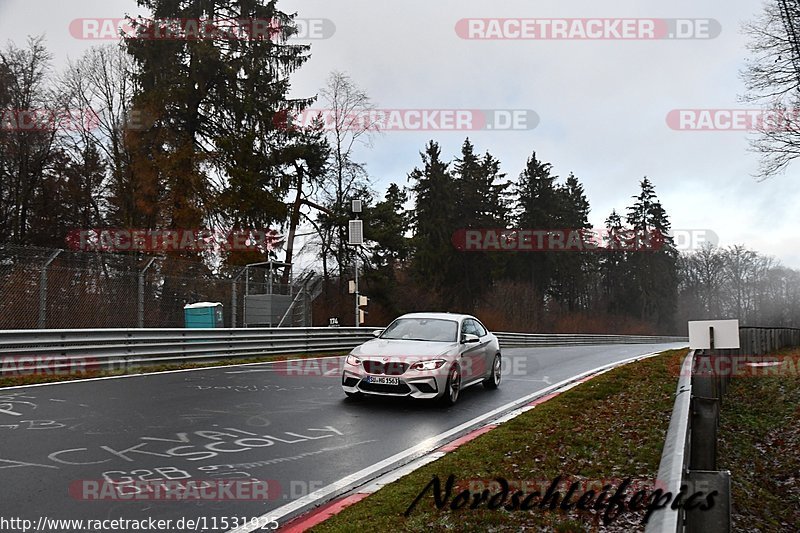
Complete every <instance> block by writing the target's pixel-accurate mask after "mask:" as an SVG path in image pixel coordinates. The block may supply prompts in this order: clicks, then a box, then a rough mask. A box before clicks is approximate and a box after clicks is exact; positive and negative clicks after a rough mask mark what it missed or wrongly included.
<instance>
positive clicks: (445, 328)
mask: <svg viewBox="0 0 800 533" xmlns="http://www.w3.org/2000/svg"><path fill="white" fill-rule="evenodd" d="M457 333H458V322H455V321H453V320H443V319H437V318H400V319H398V320H395V321H394V322H392V323H391V324H390V325H389V327H388V328H386V330H385V331H384V332H383V334H382V335H381V338H382V339H392V340H408V341H435V342H455V341H456V338H457Z"/></svg>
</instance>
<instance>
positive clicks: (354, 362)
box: [345, 354, 361, 366]
mask: <svg viewBox="0 0 800 533" xmlns="http://www.w3.org/2000/svg"><path fill="white" fill-rule="evenodd" d="M345 362H346V363H347V364H348V365H350V366H359V365H360V364H361V359H359V358H358V357H356V356H355V355H352V354H351V355H348V356H347V359H345Z"/></svg>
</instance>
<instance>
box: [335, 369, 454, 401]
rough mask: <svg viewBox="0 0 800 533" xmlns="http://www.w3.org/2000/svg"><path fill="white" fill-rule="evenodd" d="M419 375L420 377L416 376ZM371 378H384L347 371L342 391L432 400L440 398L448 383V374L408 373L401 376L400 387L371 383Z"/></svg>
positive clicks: (343, 374) (345, 371) (343, 375)
mask: <svg viewBox="0 0 800 533" xmlns="http://www.w3.org/2000/svg"><path fill="white" fill-rule="evenodd" d="M415 374H418V375H415ZM370 377H384V376H379V375H372V374H367V373H366V372H364V371H363V370H362V371H359V370H358V369H352V370H351V369H347V368H346V369H345V370H344V372H343V373H342V389H344V391H345V392H349V393H359V392H360V393H363V394H374V395H378V396H399V397H402V396H408V397H411V398H418V399H432V398H436V397H438V396H440V395H441V394H442V391H444V390H445V384H446V383H447V373H446V372H436V373H434V372H424V373H423V372H419V373H417V372H414V371H408V372H406V373H404V374H402V375H400V376H386V377H396V378H398V379H399V384H398V385H383V384H376V383H370V382H369V379H370Z"/></svg>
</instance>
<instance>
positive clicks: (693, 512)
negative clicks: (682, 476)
mask: <svg viewBox="0 0 800 533" xmlns="http://www.w3.org/2000/svg"><path fill="white" fill-rule="evenodd" d="M686 482H687V483H686V484H687V489H688V493H689V494H694V493H696V492H702V493H703V494H709V493H710V492H712V491H716V492H717V494H716V495H715V496H714V506H713V507H711V508H710V509H701V508H700V507H699V506H697V507H695V508H694V509H686V510H684V512H685V513H686V514H685V516H686V529H685V532H686V533H708V532H709V531H730V530H731V497H730V494H731V473H730V472H729V471H727V470H721V471H714V472H708V471H698V470H693V471H691V472H689V474H688V479H687V480H686Z"/></svg>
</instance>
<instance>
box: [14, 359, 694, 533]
mask: <svg viewBox="0 0 800 533" xmlns="http://www.w3.org/2000/svg"><path fill="white" fill-rule="evenodd" d="M679 346H681V345H680V344H671V345H663V344H662V345H615V346H581V347H556V348H518V349H506V350H504V351H503V356H504V373H503V381H502V383H501V386H500V388H499V389H498V390H496V391H490V390H486V389H484V388H483V387H482V386H480V385H476V386H474V387H470V388H468V389H466V390H464V391H463V392H462V395H461V398H460V399H459V401H458V403H457V404H456V406H455V407H452V408H444V407H440V406H438V405H434V404H430V403H425V402H414V401H411V400H402V399H400V400H397V399H383V398H381V399H365V400H361V401H354V400H349V399H346V398H345V396H344V394H343V392H342V390H341V386H340V375H341V364H342V359H341V358H334V359H326V360H322V359H314V360H307V361H305V362H302V363H287V364H282V365H274V364H259V365H247V366H237V367H224V368H214V369H206V370H193V371H184V372H173V373H166V374H156V375H148V376H136V377H129V378H121V379H104V380H94V381H87V382H73V383H62V384H52V385H45V386H35V387H25V388H15V389H0V479H1V480H2V488H0V491H2V497H0V516H3V517H6V518H8V517H19V518H23V519H28V520H32V521H33V523H34V524H37V523H38V521H39V519H40V517H47V518H48V519H99V520H102V519H116V518H127V519H146V518H154V519H171V520H173V524H174V523H175V521H177V520H179V519H181V518H188V519H194V520H198V519H200V520H204V521H203V522H202V523H200V524H196V526H197V529H198V530H216V531H226V530H229V529H232V527H230V526H233V525H236V524H235V521H234V518H233V517H238V520H239V522H240V523H241V520H243V519H245V518H248V519H249V518H253V517H258V516H262V515H265V514H269V513H270V511H273V510H276V509H278V508H281V507H283V506H286V505H287V504H289V503H290V502H292V501H295V500H297V499H299V498H301V497H304V496H306V495H307V494H308V493H309V492H313V491H315V490H317V489H320V488H323V487H326V486H329V485H330V484H331V483H334V482H336V481H339V480H341V479H342V478H345V477H347V476H351V475H352V474H354V473H356V472H360V471H362V470H366V469H369V467H371V466H372V465H375V464H376V463H379V462H381V461H383V460H385V459H387V458H389V457H391V456H394V455H395V454H400V453H401V452H403V451H405V450H408V449H410V448H413V447H414V446H417V445H418V444H420V443H421V442H423V441H426V440H427V439H433V441H435V440H438V439H439V437H438V436H440V435H441V434H442V433H444V432H446V431H448V430H450V429H452V428H456V427H457V426H460V425H464V424H465V423H468V422H469V421H471V420H473V419H475V418H476V417H479V416H480V415H482V414H485V413H487V412H490V411H492V410H495V409H497V408H499V407H502V406H504V405H507V404H510V403H512V402H514V401H515V400H518V399H520V398H522V397H524V396H527V395H530V394H531V393H535V392H536V391H539V390H542V389H544V388H546V387H548V386H549V385H550V384H554V383H557V382H559V381H562V380H565V379H567V378H570V377H572V376H575V375H577V374H580V373H582V372H585V371H587V370H591V369H594V368H596V367H599V366H602V365H604V364H607V363H610V362H614V361H618V360H622V359H627V358H630V357H633V356H636V355H641V354H646V353H650V352H654V351H661V350H665V349H669V348H675V347H679ZM498 416H499V415H498ZM484 422H485V421H484ZM467 425H469V424H467ZM465 427H466V426H465ZM456 436H458V435H449V436H448V437H447V438H446V439H445V440H452V439H453V438H455V437H456ZM373 477H374V476H373ZM159 479H162V480H183V481H182V483H185V482H186V481H187V480H195V481H198V482H199V480H208V481H211V482H213V483H215V484H216V485H215V487H216V488H217V490H218V489H219V487H221V486H223V485H224V483H223V484H220V483H219V482H220V480H238V481H237V482H236V484H233V485H231V484H229V485H228V486H233V487H234V490H237V491H239V492H237V493H235V494H234V493H233V492H231V493H228V492H225V491H224V490H223V491H222V494H221V496H222V497H223V498H224V500H223V501H209V500H208V499H201V500H193V501H175V500H174V499H173V500H164V499H163V498H164V496H163V494H162V495H160V496H158V497H159V498H161V499H159V500H154V493H152V492H150V493H149V495H148V493H147V492H146V491H145V490H144V489H141V488H133V486H132V485H131V482H132V481H134V480H135V481H137V483H138V484H139V485H140V486H141V485H142V482H152V481H153V480H159ZM252 479H255V480H265V481H266V482H267V487H268V490H267V498H266V499H265V497H264V485H263V484H261V485H250V487H249V488H250V490H248V486H247V483H248V482H247V481H246V480H252ZM183 487H184V488H185V487H186V485H183ZM256 487H260V488H256ZM136 491H141V492H140V494H139V495H137V496H135V497H133V496H130V494H131V493H133V492H136ZM211 494H214V492H212V493H211ZM249 496H253V497H256V498H258V499H257V500H256V501H243V500H241V499H235V500H231V499H230V498H231V497H233V498H240V497H249ZM145 497H146V498H147V499H145ZM173 497H174V496H173ZM98 498H100V499H98ZM223 518H227V525H228V527H225V525H226V524H225V523H224V522H223ZM281 523H283V521H281ZM214 526H217V527H214ZM270 527H274V524H272V525H271V526H270ZM185 529H187V528H186V527H185V526H184V527H183V528H176V527H175V526H173V527H172V528H170V530H171V531H178V530H185ZM40 530H41V529H40ZM46 530H49V531H59V530H58V529H56V528H53V527H52V526H51V528H49V529H46ZM69 530H70V529H69V528H64V529H60V531H69Z"/></svg>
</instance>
